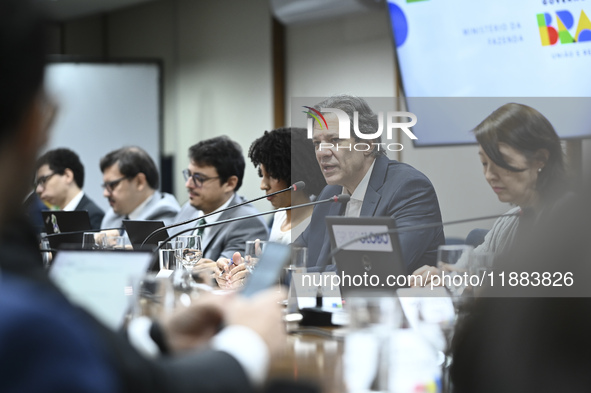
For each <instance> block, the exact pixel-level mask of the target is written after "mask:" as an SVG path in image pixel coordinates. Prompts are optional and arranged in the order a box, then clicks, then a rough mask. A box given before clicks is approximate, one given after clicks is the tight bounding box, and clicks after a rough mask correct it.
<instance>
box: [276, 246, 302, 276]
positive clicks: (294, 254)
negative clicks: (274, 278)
mask: <svg viewBox="0 0 591 393" xmlns="http://www.w3.org/2000/svg"><path fill="white" fill-rule="evenodd" d="M307 261H308V248H307V247H298V246H294V245H292V246H291V259H290V262H289V266H287V267H286V268H285V276H284V277H283V279H282V280H281V281H282V282H283V283H284V284H286V285H289V283H290V282H291V276H292V274H293V273H305V272H306V263H307Z"/></svg>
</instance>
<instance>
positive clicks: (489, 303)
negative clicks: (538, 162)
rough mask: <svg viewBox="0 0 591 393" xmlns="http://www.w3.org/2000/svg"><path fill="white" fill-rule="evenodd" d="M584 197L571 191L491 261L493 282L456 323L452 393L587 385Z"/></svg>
mask: <svg viewBox="0 0 591 393" xmlns="http://www.w3.org/2000/svg"><path fill="white" fill-rule="evenodd" d="M590 197H591V194H590V193H589V189H588V188H587V190H586V191H585V192H581V193H578V195H576V196H575V197H574V198H573V199H571V201H570V203H569V204H565V205H561V206H559V207H557V208H556V209H554V211H553V212H551V213H550V214H548V215H547V216H546V217H545V218H544V223H543V224H540V225H536V226H535V227H534V228H532V229H531V230H530V231H528V232H527V233H524V234H523V236H521V235H522V233H520V237H519V242H515V243H514V245H513V247H512V250H511V251H510V253H509V255H508V256H504V257H503V258H500V259H497V261H496V264H495V269H494V272H495V281H494V283H493V284H494V285H493V286H489V287H487V288H485V289H484V290H483V291H481V292H480V294H479V297H478V298H477V299H475V301H474V302H473V303H471V304H469V305H468V308H467V310H466V313H465V316H464V317H463V318H460V320H459V321H458V323H457V326H456V331H455V334H454V339H453V344H452V358H453V363H452V366H451V373H450V376H451V382H452V384H453V391H454V392H456V393H472V392H479V393H497V392H520V393H546V392H547V393H554V392H579V391H588V390H589V386H591V374H590V373H589V369H590V368H591V357H589V352H590V351H591V336H590V335H589V331H591V287H590V286H589V282H590V281H591V264H589V261H590V260H591V248H589V240H590V239H591V225H589V223H590V222H591V208H590V205H589V200H590ZM501 274H502V275H504V277H505V282H504V285H502V284H501ZM510 280H511V281H510Z"/></svg>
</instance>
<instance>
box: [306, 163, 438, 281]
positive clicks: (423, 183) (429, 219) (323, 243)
mask: <svg viewBox="0 0 591 393" xmlns="http://www.w3.org/2000/svg"><path fill="white" fill-rule="evenodd" d="M341 192H342V187H341V186H326V187H325V188H324V189H323V190H322V192H321V193H320V195H319V196H318V200H322V199H326V198H330V197H331V196H333V195H338V194H341ZM341 208H342V206H341V204H340V203H330V204H320V205H317V206H316V207H315V208H314V213H313V214H312V221H311V222H310V225H309V226H308V228H307V229H306V230H305V231H304V233H302V235H301V236H300V237H299V238H298V239H297V240H296V242H295V243H296V244H300V245H304V246H307V247H308V266H309V267H314V266H317V267H323V266H325V265H326V264H327V261H326V258H327V257H328V254H329V253H330V237H329V235H328V229H327V227H326V222H325V217H326V216H338V215H342V214H341ZM360 216H361V217H379V216H384V217H388V216H389V217H393V218H394V219H395V220H396V226H397V227H398V228H403V227H408V226H414V225H420V224H431V223H441V212H440V211H439V202H438V201H437V195H436V194H435V189H434V188H433V185H432V184H431V182H430V181H429V179H427V177H426V176H425V175H423V174H422V173H421V172H419V171H418V170H416V169H414V168H413V167H411V166H410V165H407V164H403V163H401V162H398V161H395V160H389V159H388V158H387V157H386V156H383V155H382V156H379V157H377V158H376V161H375V164H374V168H373V172H372V174H371V177H370V179H369V184H368V187H367V192H366V194H365V198H364V200H363V205H362V207H361V214H360ZM398 236H399V239H400V247H401V249H402V256H403V258H404V261H405V263H406V266H407V268H408V272H409V273H412V272H413V271H414V270H415V269H416V268H418V267H421V266H423V265H434V264H435V262H436V261H435V259H436V257H437V247H438V246H439V245H440V244H444V243H445V239H444V235H443V226H438V227H436V228H429V229H422V230H415V231H408V232H402V233H399V235H398ZM329 263H330V262H329Z"/></svg>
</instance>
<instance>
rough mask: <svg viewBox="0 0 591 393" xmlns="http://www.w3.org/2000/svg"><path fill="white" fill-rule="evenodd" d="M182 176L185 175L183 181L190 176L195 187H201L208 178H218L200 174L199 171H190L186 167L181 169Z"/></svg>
mask: <svg viewBox="0 0 591 393" xmlns="http://www.w3.org/2000/svg"><path fill="white" fill-rule="evenodd" d="M183 176H184V177H185V181H187V180H189V178H192V179H193V184H195V187H197V188H201V187H202V186H203V183H205V182H206V181H208V180H213V179H219V178H220V177H219V176H216V177H207V176H205V175H202V174H200V173H191V171H190V170H188V169H184V170H183Z"/></svg>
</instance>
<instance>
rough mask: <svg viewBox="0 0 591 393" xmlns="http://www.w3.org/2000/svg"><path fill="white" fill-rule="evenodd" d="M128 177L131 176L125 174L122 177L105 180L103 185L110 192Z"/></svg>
mask: <svg viewBox="0 0 591 393" xmlns="http://www.w3.org/2000/svg"><path fill="white" fill-rule="evenodd" d="M128 177H129V176H123V177H122V178H121V179H117V180H111V181H107V182H104V183H103V184H101V187H102V188H104V189H105V190H107V191H108V192H113V190H115V188H117V186H118V185H119V183H121V182H122V181H123V180H125V179H127V178H128Z"/></svg>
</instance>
